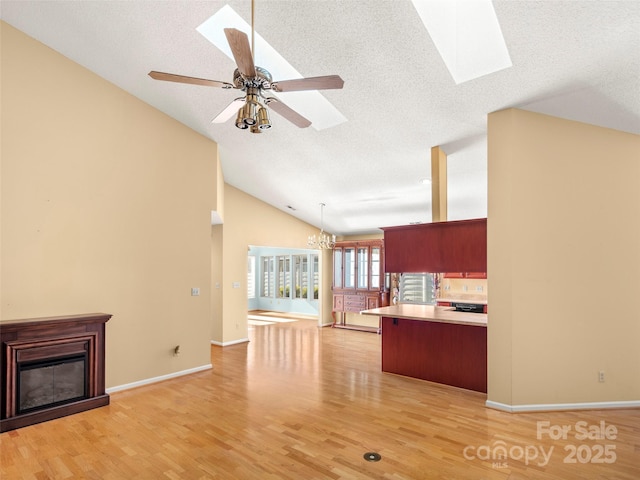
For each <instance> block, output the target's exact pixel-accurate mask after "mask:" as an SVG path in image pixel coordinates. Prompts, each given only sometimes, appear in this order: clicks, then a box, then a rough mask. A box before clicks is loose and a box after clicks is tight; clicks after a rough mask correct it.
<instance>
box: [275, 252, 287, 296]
mask: <svg viewBox="0 0 640 480" xmlns="http://www.w3.org/2000/svg"><path fill="white" fill-rule="evenodd" d="M276 263H277V268H278V276H277V279H278V297H279V298H291V257H289V256H288V255H287V256H278V257H276Z"/></svg>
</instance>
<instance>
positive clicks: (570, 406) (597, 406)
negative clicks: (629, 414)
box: [485, 400, 640, 413]
mask: <svg viewBox="0 0 640 480" xmlns="http://www.w3.org/2000/svg"><path fill="white" fill-rule="evenodd" d="M485 405H486V406H487V407H489V408H494V409H496V410H502V411H504V412H509V413H524V412H549V411H559V410H604V409H610V408H640V400H632V401H625V402H586V403H549V404H533V405H507V404H505V403H499V402H492V401H491V400H487V401H486V402H485Z"/></svg>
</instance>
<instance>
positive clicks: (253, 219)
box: [213, 184, 331, 344]
mask: <svg viewBox="0 0 640 480" xmlns="http://www.w3.org/2000/svg"><path fill="white" fill-rule="evenodd" d="M224 205H225V212H224V214H225V215H224V219H225V220H224V225H223V226H222V246H221V248H222V254H221V259H222V271H221V272H220V274H221V276H222V277H221V279H220V284H221V288H222V324H221V330H220V325H217V326H216V327H215V336H214V338H213V340H214V341H215V342H219V343H223V344H227V343H231V342H236V341H239V340H243V339H246V338H247V328H248V326H247V250H248V248H249V245H258V246H266V247H283V248H307V238H308V236H309V235H311V234H317V233H318V228H316V227H313V226H311V225H309V224H307V223H305V222H302V221H300V220H298V219H296V218H294V217H292V216H291V215H289V214H287V213H285V212H283V211H281V210H278V209H277V208H275V207H272V206H270V205H268V204H266V203H264V202H262V201H260V200H258V199H257V198H255V197H252V196H250V195H247V194H246V193H244V192H242V191H240V190H238V189H237V188H234V187H232V186H230V185H228V184H227V185H225V193H224ZM218 241H219V239H218ZM214 242H215V239H214ZM320 265H321V272H320V282H321V285H322V288H321V289H320V298H319V302H320V308H319V311H320V318H321V319H322V323H330V315H331V295H330V293H331V273H330V272H331V270H330V269H331V252H329V254H326V253H324V252H322V251H321V252H320ZM328 269H329V270H328ZM217 281H218V278H214V283H216V282H217ZM327 282H328V284H327ZM234 283H238V284H239V285H240V287H239V288H233V284H234Z"/></svg>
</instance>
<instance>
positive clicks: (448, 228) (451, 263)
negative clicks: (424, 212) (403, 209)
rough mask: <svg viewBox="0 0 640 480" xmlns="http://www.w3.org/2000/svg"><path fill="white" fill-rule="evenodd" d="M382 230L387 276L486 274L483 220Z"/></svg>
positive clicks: (484, 227)
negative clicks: (388, 273) (454, 273)
mask: <svg viewBox="0 0 640 480" xmlns="http://www.w3.org/2000/svg"><path fill="white" fill-rule="evenodd" d="M382 230H383V231H384V245H385V261H386V263H385V271H387V272H395V273H410V272H486V271H487V219H486V218H480V219H474V220H457V221H453V222H436V223H425V224H420V225H404V226H399V227H385V228H382Z"/></svg>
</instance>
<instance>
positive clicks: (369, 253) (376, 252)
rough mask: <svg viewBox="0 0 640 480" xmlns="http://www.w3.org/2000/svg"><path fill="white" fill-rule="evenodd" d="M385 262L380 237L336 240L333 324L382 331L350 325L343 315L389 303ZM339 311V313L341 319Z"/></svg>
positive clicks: (334, 251)
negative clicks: (376, 238) (374, 238)
mask: <svg viewBox="0 0 640 480" xmlns="http://www.w3.org/2000/svg"><path fill="white" fill-rule="evenodd" d="M384 264H385V263H384V241H383V240H381V239H378V240H358V241H352V242H338V243H336V245H335V247H334V249H333V285H332V290H333V318H334V323H333V325H334V327H343V328H351V329H362V330H367V331H375V332H378V331H379V328H373V327H371V328H368V327H362V328H360V327H358V326H355V325H347V324H346V321H345V316H344V314H345V313H358V312H361V311H362V310H369V309H372V308H378V307H386V306H387V305H389V290H388V289H387V287H386V285H385V270H384ZM336 313H338V314H340V320H339V321H338V319H337V317H336Z"/></svg>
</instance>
